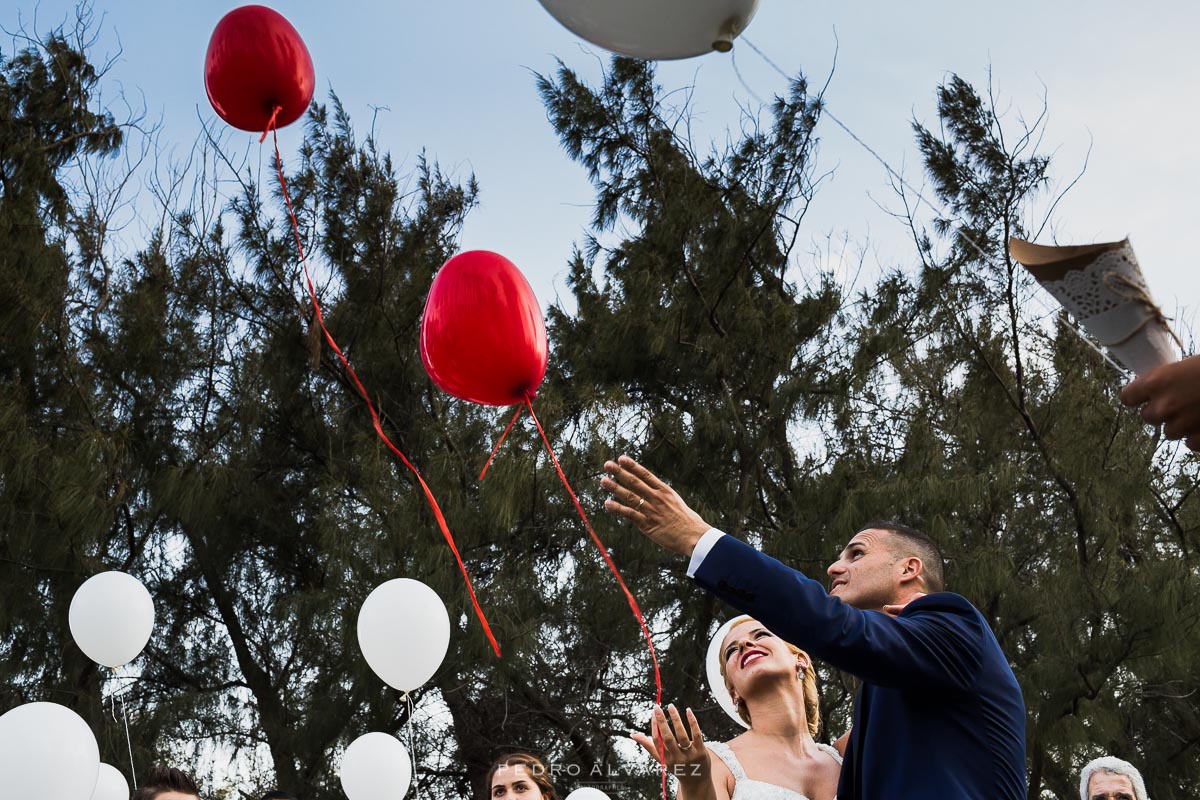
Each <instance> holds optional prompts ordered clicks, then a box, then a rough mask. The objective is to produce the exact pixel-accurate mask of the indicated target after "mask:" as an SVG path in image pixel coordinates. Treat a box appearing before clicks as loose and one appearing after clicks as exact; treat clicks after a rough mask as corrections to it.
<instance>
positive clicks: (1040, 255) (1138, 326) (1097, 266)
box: [1008, 239, 1182, 375]
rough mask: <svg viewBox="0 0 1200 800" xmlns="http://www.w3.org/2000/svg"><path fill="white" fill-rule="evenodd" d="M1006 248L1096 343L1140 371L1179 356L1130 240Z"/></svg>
mask: <svg viewBox="0 0 1200 800" xmlns="http://www.w3.org/2000/svg"><path fill="white" fill-rule="evenodd" d="M1008 247H1009V252H1010V253H1012V257H1013V258H1015V259H1016V260H1017V261H1018V262H1020V263H1021V264H1022V265H1023V266H1024V267H1025V268H1026V269H1027V270H1029V272H1030V273H1032V275H1033V277H1035V278H1037V281H1038V283H1040V284H1041V285H1042V287H1043V288H1045V289H1046V291H1048V292H1050V294H1052V295H1054V297H1055V299H1057V300H1058V302H1059V303H1061V304H1062V307H1063V308H1065V309H1066V310H1067V312H1068V313H1069V314H1070V315H1071V316H1072V317H1074V318H1075V319H1076V321H1078V322H1079V324H1080V325H1082V326H1083V328H1084V330H1086V331H1087V332H1088V333H1089V334H1091V335H1092V336H1093V337H1094V338H1095V339H1096V340H1097V341H1098V342H1100V344H1102V345H1103V346H1104V347H1105V348H1107V349H1108V351H1109V352H1110V353H1111V354H1112V355H1113V357H1114V358H1116V359H1117V360H1118V361H1120V362H1121V363H1122V364H1124V365H1125V366H1126V367H1128V368H1129V369H1131V370H1133V371H1134V372H1135V373H1136V374H1138V375H1143V374H1145V373H1147V372H1149V371H1150V370H1152V369H1154V368H1155V367H1159V366H1162V365H1163V364H1168V363H1170V362H1172V361H1176V360H1178V359H1179V350H1180V349H1182V347H1181V346H1179V339H1178V338H1177V337H1176V336H1175V333H1174V331H1172V330H1171V326H1170V325H1169V324H1168V322H1167V318H1166V316H1164V315H1163V312H1162V309H1160V308H1159V307H1158V305H1157V304H1156V303H1155V302H1154V300H1153V298H1152V297H1151V296H1150V289H1149V287H1148V286H1147V285H1146V279H1145V278H1144V277H1143V276H1142V270H1141V267H1139V266H1138V261H1137V257H1136V256H1135V255H1134V254H1133V247H1131V246H1130V244H1129V240H1128V239H1124V240H1122V241H1119V242H1104V243H1100V244H1088V245H1076V246H1070V247H1049V246H1046V245H1040V244H1033V243H1032V242H1026V241H1023V240H1021V239H1010V240H1009V242H1008Z"/></svg>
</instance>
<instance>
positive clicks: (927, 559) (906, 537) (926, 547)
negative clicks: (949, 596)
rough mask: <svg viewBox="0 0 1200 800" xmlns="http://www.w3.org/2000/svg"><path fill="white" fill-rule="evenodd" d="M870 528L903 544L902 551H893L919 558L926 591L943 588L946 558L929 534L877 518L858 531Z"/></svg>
mask: <svg viewBox="0 0 1200 800" xmlns="http://www.w3.org/2000/svg"><path fill="white" fill-rule="evenodd" d="M870 530H877V531H887V532H888V533H890V534H892V535H893V536H894V537H895V538H897V539H900V540H901V541H902V542H903V543H904V545H905V546H904V547H903V548H901V550H902V551H903V552H900V551H896V548H895V547H893V551H894V552H898V554H899V555H904V556H910V555H913V556H916V557H917V558H919V559H921V565H922V567H923V568H924V569H923V570H922V573H921V580H922V581H923V582H924V583H925V588H926V590H927V591H929V592H930V593H931V594H932V593H933V592H941V591H944V590H945V588H946V559H945V558H944V557H943V556H942V548H940V547H938V544H937V542H935V541H934V540H933V539H932V538H930V536H929V534H927V533H925V532H923V531H919V530H917V529H916V528H912V527H909V526H908V525H904V524H901V523H899V522H892V521H890V520H879V519H876V520H871V521H870V522H868V523H867V524H866V525H860V526H859V528H858V533H862V532H863V531H870Z"/></svg>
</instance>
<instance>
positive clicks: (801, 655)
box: [721, 617, 821, 736]
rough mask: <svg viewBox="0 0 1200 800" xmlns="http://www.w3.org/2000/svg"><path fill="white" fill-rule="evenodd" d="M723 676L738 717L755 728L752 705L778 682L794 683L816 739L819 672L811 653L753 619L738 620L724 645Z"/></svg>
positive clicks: (810, 731) (740, 618)
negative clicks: (781, 637)
mask: <svg viewBox="0 0 1200 800" xmlns="http://www.w3.org/2000/svg"><path fill="white" fill-rule="evenodd" d="M721 677H722V678H724V679H725V689H726V690H727V691H728V692H729V696H730V697H732V698H733V704H734V705H735V706H737V712H738V716H739V717H741V718H742V721H743V722H745V723H746V724H747V725H753V724H754V722H753V719H752V717H751V709H750V706H751V704H752V698H754V697H755V696H760V695H761V693H762V688H763V687H765V686H767V685H768V684H770V683H772V682H774V683H776V684H779V683H782V684H783V685H785V686H787V685H788V684H789V683H790V684H794V685H795V686H796V688H797V690H798V691H799V692H800V694H801V695H802V697H803V698H804V716H805V719H806V720H807V722H808V732H809V733H810V734H812V735H813V736H816V735H817V731H818V730H819V729H820V727H821V710H820V705H819V701H818V698H817V671H816V670H815V669H814V668H813V665H812V659H811V658H809V657H808V653H806V652H804V651H803V650H801V649H800V648H799V647H796V646H795V645H793V644H790V643H788V642H785V641H784V640H783V639H780V638H779V637H778V636H776V635H775V634H773V633H771V632H770V631H769V630H767V629H766V627H764V626H763V625H762V623H760V622H759V621H758V620H756V619H754V618H753V617H738V618H737V619H736V620H734V622H733V627H731V628H730V629H729V633H727V634H725V638H724V640H722V642H721Z"/></svg>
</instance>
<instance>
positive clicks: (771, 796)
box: [707, 742, 842, 800]
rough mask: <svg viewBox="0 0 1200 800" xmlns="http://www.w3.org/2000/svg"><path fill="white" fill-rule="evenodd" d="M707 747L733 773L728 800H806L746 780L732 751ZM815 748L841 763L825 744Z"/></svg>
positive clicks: (719, 745)
mask: <svg viewBox="0 0 1200 800" xmlns="http://www.w3.org/2000/svg"><path fill="white" fill-rule="evenodd" d="M707 746H708V749H709V750H711V751H712V752H713V753H714V754H715V755H716V756H717V758H719V759H721V760H722V761H724V762H725V766H727V767H729V771H730V772H732V773H733V781H734V784H733V797H732V798H730V800H808V798H807V797H805V796H804V795H802V794H800V793H799V792H796V791H792V790H791V789H787V788H785V787H783V786H776V785H775V784H773V783H767V782H766V781H755V780H751V779H750V778H747V777H746V770H744V769H742V764H741V762H740V761H738V760H737V756H735V755H734V754H733V749H732V748H731V747H730V746H729V745H727V744H725V743H724V742H709V743H708V745H707ZM817 747H819V748H821V750H823V751H824V752H826V753H828V754H829V755H831V756H833V758H834V760H835V761H837V763H838V764H839V765H840V764H841V763H842V757H841V756H840V755H838V751H837V750H834V749H833V748H832V747H830V746H829V745H827V744H818V745H817Z"/></svg>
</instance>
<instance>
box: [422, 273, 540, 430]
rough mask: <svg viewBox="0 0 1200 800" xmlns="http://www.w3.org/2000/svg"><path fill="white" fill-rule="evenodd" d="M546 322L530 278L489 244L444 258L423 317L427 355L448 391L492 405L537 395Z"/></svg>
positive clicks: (435, 376)
mask: <svg viewBox="0 0 1200 800" xmlns="http://www.w3.org/2000/svg"><path fill="white" fill-rule="evenodd" d="M548 355H549V346H548V345H547V343H546V323H545V322H544V321H543V320H542V309H541V307H540V306H539V305H538V302H537V298H536V297H534V296H533V289H531V288H530V286H529V281H527V280H525V276H524V275H522V274H521V271H520V270H519V269H517V267H516V265H514V264H513V263H512V262H511V261H509V260H508V259H507V258H505V257H504V256H502V255H500V254H498V253H491V252H488V251H487V250H469V251H467V252H465V253H459V254H458V255H456V256H455V257H454V258H452V259H450V260H449V261H447V262H446V263H445V264H444V265H442V268H441V270H440V271H439V272H438V274H437V277H436V278H434V281H433V286H432V287H431V288H430V290H429V297H428V299H427V300H426V301H425V313H424V315H423V316H422V319H421V361H422V362H423V363H424V364H425V371H426V372H428V373H429V377H430V378H432V379H433V382H434V383H436V384H437V385H438V386H440V387H441V388H442V389H443V390H444V391H446V392H448V393H450V394H452V395H454V396H455V397H459V398H462V399H463V400H470V401H471V402H472V403H482V404H484V405H488V406H509V405H513V404H514V403H523V402H525V400H526V398H530V399H532V398H533V397H534V396H535V395H536V394H537V390H538V387H539V386H541V385H542V379H543V378H545V377H546V358H547V356H548Z"/></svg>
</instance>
